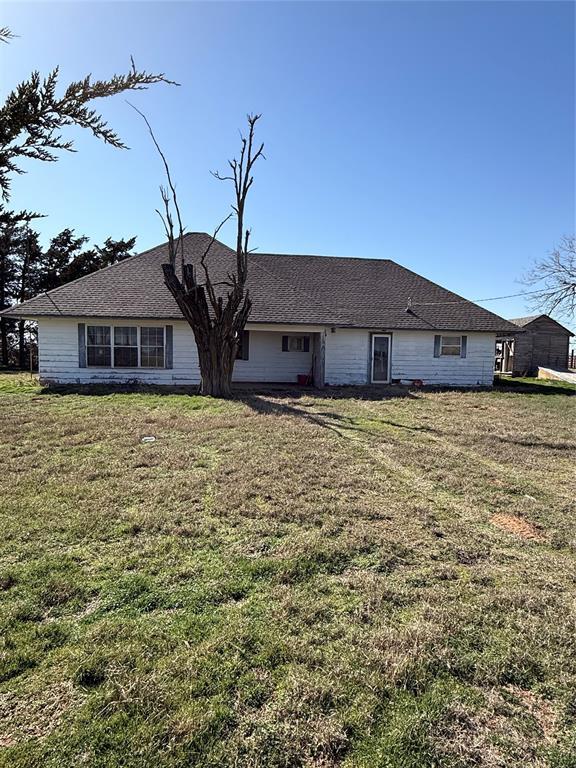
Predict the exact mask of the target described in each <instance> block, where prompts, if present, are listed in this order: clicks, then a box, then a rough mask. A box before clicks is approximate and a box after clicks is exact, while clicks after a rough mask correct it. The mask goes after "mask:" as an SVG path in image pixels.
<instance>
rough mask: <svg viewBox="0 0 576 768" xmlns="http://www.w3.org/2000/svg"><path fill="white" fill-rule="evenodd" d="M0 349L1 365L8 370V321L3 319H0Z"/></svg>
mask: <svg viewBox="0 0 576 768" xmlns="http://www.w3.org/2000/svg"><path fill="white" fill-rule="evenodd" d="M0 349H1V355H2V359H1V362H2V365H3V366H4V367H6V368H8V363H9V362H10V361H9V359H8V320H7V319H6V318H5V317H2V318H0Z"/></svg>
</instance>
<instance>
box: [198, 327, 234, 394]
mask: <svg viewBox="0 0 576 768" xmlns="http://www.w3.org/2000/svg"><path fill="white" fill-rule="evenodd" d="M196 346H197V348H198V362H199V363H200V376H201V384H200V394H202V395H209V396H210V397H224V398H227V397H232V373H233V371H234V362H235V359H236V349H237V345H236V344H235V343H234V342H230V341H229V340H228V339H227V338H226V337H222V336H221V335H220V334H219V333H218V332H217V330H216V329H213V331H212V333H210V335H209V338H208V339H206V340H205V339H201V340H198V339H196Z"/></svg>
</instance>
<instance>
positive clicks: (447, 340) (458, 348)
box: [440, 336, 462, 357]
mask: <svg viewBox="0 0 576 768" xmlns="http://www.w3.org/2000/svg"><path fill="white" fill-rule="evenodd" d="M461 352H462V336H441V337H440V356H441V357H444V356H450V355H454V356H455V357H460V354H461Z"/></svg>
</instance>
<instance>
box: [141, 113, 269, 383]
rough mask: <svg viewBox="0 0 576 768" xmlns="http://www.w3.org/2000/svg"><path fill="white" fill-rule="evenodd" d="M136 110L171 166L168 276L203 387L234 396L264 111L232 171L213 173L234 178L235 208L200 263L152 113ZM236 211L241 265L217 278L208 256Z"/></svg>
mask: <svg viewBox="0 0 576 768" xmlns="http://www.w3.org/2000/svg"><path fill="white" fill-rule="evenodd" d="M134 109H136V108H135V107H134ZM136 111H137V112H139V114H140V115H141V116H142V117H143V119H144V120H145V122H146V125H147V126H148V130H149V132H150V135H151V137H152V140H153V142H154V145H155V147H156V149H157V150H158V153H159V155H160V157H161V158H162V162H163V164H164V170H165V172H166V179H167V186H166V187H163V186H162V187H160V193H161V195H162V202H163V206H164V209H163V211H162V212H161V211H158V214H159V215H160V217H161V219H162V221H163V223H164V229H165V231H166V237H167V239H168V262H167V263H166V264H163V265H162V269H163V271H164V282H165V284H166V286H167V287H168V289H169V291H170V293H171V294H172V295H173V296H174V298H175V299H176V303H177V304H178V306H179V308H180V309H181V311H182V314H183V316H184V318H185V319H186V320H187V321H188V324H189V325H190V327H191V328H192V331H193V333H194V339H195V340H196V346H197V349H198V360H199V363H200V375H201V388H200V391H201V393H202V394H203V395H211V396H213V397H230V396H231V394H232V373H233V370H234V363H235V360H236V355H237V352H238V344H239V342H240V339H241V337H242V332H243V330H244V327H245V325H246V321H247V320H248V315H249V314H250V309H251V307H252V302H251V300H250V295H249V292H248V289H247V288H246V281H247V279H248V254H249V253H250V250H249V248H248V243H249V239H250V230H249V229H247V228H245V225H244V216H245V209H246V200H247V197H248V192H249V191H250V188H251V187H252V184H253V181H254V178H253V176H252V170H253V168H254V164H255V163H256V161H257V160H258V159H259V158H261V157H263V156H264V155H263V150H264V144H259V145H258V144H256V142H255V127H256V123H257V121H258V120H259V119H260V115H248V116H247V121H248V135H247V136H243V135H242V136H241V146H240V155H239V159H236V158H234V159H233V160H230V161H229V163H228V164H229V166H230V175H226V176H223V175H221V174H220V173H217V172H216V173H214V174H213V175H214V176H215V178H217V179H219V180H220V181H230V182H232V183H233V186H234V203H233V204H232V213H230V214H229V215H228V216H226V218H225V219H224V220H223V221H222V222H221V223H220V224H219V225H218V227H216V229H215V231H214V234H213V235H212V237H211V238H210V241H209V243H208V245H207V246H206V248H205V250H204V252H203V254H202V255H201V257H200V260H199V263H198V264H196V265H195V264H191V263H187V262H186V259H185V253H184V226H183V224H182V217H181V213H180V208H179V205H178V198H177V195H176V187H175V185H174V182H173V180H172V175H171V173H170V168H169V166H168V161H167V160H166V156H165V155H164V153H163V152H162V149H161V148H160V145H159V144H158V142H157V140H156V137H155V136H154V133H153V131H152V128H151V126H150V123H149V122H148V120H147V119H146V116H145V115H144V114H142V112H140V110H138V109H136ZM232 217H235V218H236V249H235V250H236V259H235V270H234V269H233V268H232V269H231V270H230V271H229V272H228V274H227V276H226V279H225V280H220V281H218V282H216V281H215V280H214V278H213V276H212V275H211V274H210V269H209V266H208V259H209V256H210V251H211V250H212V248H213V246H214V243H215V242H216V237H217V236H218V233H219V231H220V230H221V228H222V227H223V226H224V224H225V223H226V222H227V221H228V220H229V219H231V218H232ZM178 271H179V274H178Z"/></svg>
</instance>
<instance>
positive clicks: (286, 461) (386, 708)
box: [0, 375, 576, 768]
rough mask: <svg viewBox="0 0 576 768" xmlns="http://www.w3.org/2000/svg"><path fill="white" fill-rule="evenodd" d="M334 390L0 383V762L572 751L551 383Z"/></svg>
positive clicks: (453, 765)
mask: <svg viewBox="0 0 576 768" xmlns="http://www.w3.org/2000/svg"><path fill="white" fill-rule="evenodd" d="M548 386H549V385H548ZM545 387H546V385H545ZM342 394H346V393H332V395H333V396H332V397H330V393H329V392H326V394H325V395H322V396H320V395H318V394H317V393H310V394H308V395H303V396H301V397H298V396H297V395H289V394H286V395H284V396H282V394H281V393H271V394H268V395H258V394H252V395H246V397H245V398H244V400H243V401H242V402H224V401H218V400H211V399H207V398H200V397H194V396H186V395H159V394H151V393H132V394H130V393H117V394H108V395H105V394H100V395H96V394H94V395H83V394H58V393H48V394H46V393H43V392H41V390H40V388H39V387H38V386H37V385H36V384H35V382H34V381H31V380H30V377H26V376H16V375H3V376H0V501H1V503H0V525H1V528H2V537H1V544H0V546H1V549H2V551H1V553H0V622H1V631H0V638H1V643H2V647H1V656H0V680H1V682H0V764H1V765H3V766H4V765H5V766H10V768H24V766H26V768H32V767H33V768H38V767H40V766H41V767H42V768H68V767H69V766H76V765H78V766H89V767H90V768H93V767H98V768H116V767H118V768H120V766H121V767H122V768H144V767H148V766H150V767H151V768H152V767H154V768H169V767H170V768H175V767H176V766H178V767H179V768H180V767H182V768H183V767H184V766H186V767H187V768H188V767H192V766H193V767H194V768H195V767H208V766H212V767H214V768H216V767H218V768H229V767H230V768H232V766H235V767H237V768H257V767H258V768H296V766H302V767H306V768H331V767H332V766H342V768H432V766H436V767H437V768H438V767H442V768H444V767H446V768H458V767H461V766H483V767H485V768H497V767H498V768H500V767H502V766H554V767H555V768H574V766H576V610H575V599H574V598H575V593H576V527H575V520H574V495H575V494H574V491H575V487H576V485H575V475H574V467H575V463H574V453H575V451H576V434H575V405H576V400H575V399H574V398H572V397H570V396H569V394H570V390H562V388H556V389H554V390H553V391H548V390H545V389H544V388H543V389H542V393H539V392H538V391H536V392H532V391H529V392H525V391H520V390H519V391H513V390H509V389H506V390H502V391H496V390H495V391H493V392H424V391H415V392H408V391H405V390H395V391H389V392H388V393H387V395H388V396H387V397H385V398H383V399H382V398H381V396H379V397H378V398H377V397H376V396H375V395H370V394H369V393H367V392H365V393H364V396H365V397H364V399H361V398H358V396H357V393H355V394H354V395H352V394H350V393H347V394H348V395H349V396H348V397H344V396H336V395H342ZM381 394H382V393H381ZM145 436H154V437H155V438H156V440H155V442H142V438H143V437H145Z"/></svg>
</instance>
